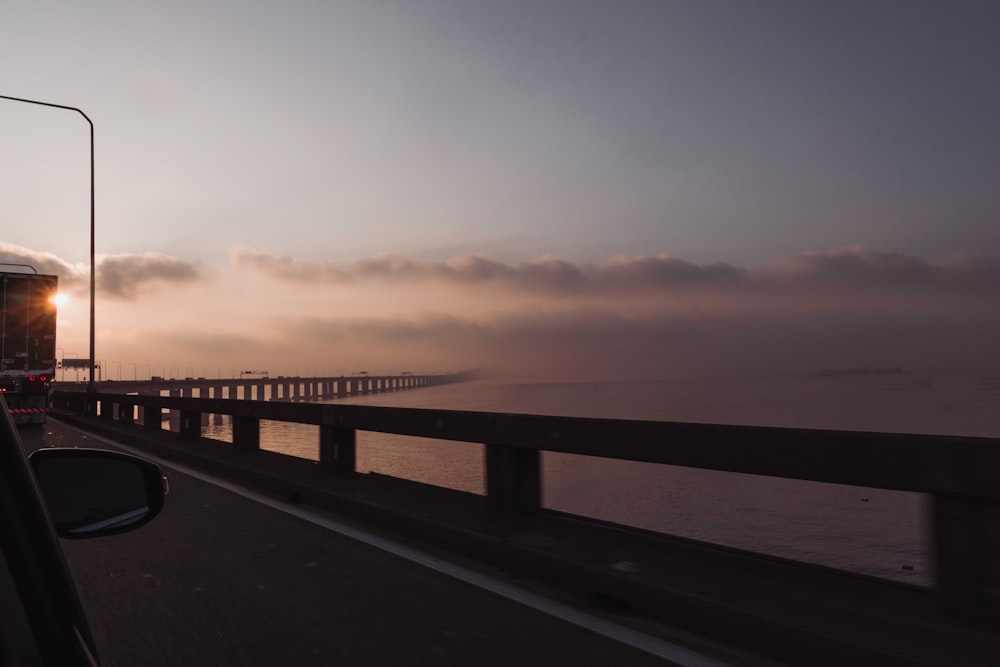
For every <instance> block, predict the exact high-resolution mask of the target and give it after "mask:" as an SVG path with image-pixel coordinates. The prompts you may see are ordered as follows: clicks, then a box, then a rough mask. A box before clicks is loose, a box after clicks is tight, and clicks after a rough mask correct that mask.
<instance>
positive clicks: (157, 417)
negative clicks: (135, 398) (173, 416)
mask: <svg viewBox="0 0 1000 667" xmlns="http://www.w3.org/2000/svg"><path fill="white" fill-rule="evenodd" d="M142 427H143V428H144V429H147V430H149V431H159V430H160V429H162V428H163V408H161V407H157V406H151V405H147V406H144V409H143V411H142Z"/></svg>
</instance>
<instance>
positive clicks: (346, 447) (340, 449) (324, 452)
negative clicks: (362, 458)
mask: <svg viewBox="0 0 1000 667" xmlns="http://www.w3.org/2000/svg"><path fill="white" fill-rule="evenodd" d="M319 467H320V469H322V470H325V471H327V472H337V473H341V472H354V471H355V470H357V433H356V431H355V430H354V429H350V428H337V427H336V426H327V425H321V426H320V427H319Z"/></svg>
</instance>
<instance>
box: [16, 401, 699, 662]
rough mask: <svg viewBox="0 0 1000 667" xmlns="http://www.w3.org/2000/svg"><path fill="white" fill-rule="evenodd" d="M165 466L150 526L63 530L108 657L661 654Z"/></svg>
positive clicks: (29, 433)
mask: <svg viewBox="0 0 1000 667" xmlns="http://www.w3.org/2000/svg"><path fill="white" fill-rule="evenodd" d="M22 437H23V438H24V440H25V445H26V447H27V448H28V449H29V450H30V449H35V448H38V447H43V446H96V447H102V448H103V447H106V446H107V445H106V444H105V443H103V442H95V441H94V440H93V439H92V438H90V437H88V436H86V435H83V434H81V433H79V432H77V431H75V430H73V429H71V428H69V427H67V426H64V425H61V424H59V423H58V422H55V421H53V420H49V423H48V424H47V425H45V426H43V427H41V428H38V427H34V428H26V429H24V430H22ZM166 472H167V474H168V478H169V481H170V495H169V496H168V498H167V504H166V507H165V509H164V511H163V513H162V514H161V515H160V517H158V518H157V519H156V520H155V521H154V522H153V523H151V524H149V525H147V526H146V527H144V528H142V529H140V530H139V531H136V532H135V533H130V534H125V535H117V536H112V537H106V538H100V539H94V540H80V541H69V540H63V549H64V551H65V553H66V557H67V560H68V562H69V565H70V569H71V571H72V573H73V575H74V577H75V578H76V581H77V585H78V588H79V592H80V597H81V600H82V602H83V606H84V608H85V610H86V612H87V614H88V616H89V619H90V623H91V626H92V629H93V632H94V635H95V638H96V641H97V643H98V649H99V651H100V655H101V658H102V660H103V661H104V664H105V665H108V666H109V667H115V666H121V667H125V666H129V667H132V666H134V665H144V666H147V667H158V666H164V667H165V666H168V665H241V666H246V665H299V666H310V665H316V666H319V665H362V666H363V665H515V664H516V665H546V666H548V665H553V664H572V665H612V664H615V665H654V664H655V665H663V664H670V663H668V662H666V661H665V660H664V659H663V658H661V657H657V656H655V655H651V654H650V653H647V652H644V651H640V650H638V649H635V648H632V647H630V646H627V645H625V644H623V643H621V642H619V641H615V640H614V639H610V638H608V637H605V636H601V635H598V634H595V633H593V632H590V631H588V630H586V629H583V628H581V627H578V626H577V625H573V624H571V623H568V622H566V621H563V620H560V619H558V618H555V617H553V616H551V615H549V614H546V613H542V612H540V611H537V610H535V609H531V608H529V607H526V606H524V605H522V604H519V603H517V602H514V601H512V600H509V599H506V598H504V597H501V596H499V595H496V594H494V593H491V592H488V591H484V590H482V589H480V588H476V587H474V586H472V585H470V584H468V583H465V582H462V581H459V580H456V579H454V578H451V577H449V576H446V575H444V574H441V573H439V572H435V571H433V570H431V569H428V568H426V567H422V566H420V565H417V564H415V563H413V562H410V561H408V560H404V559H403V558H400V557H398V556H396V555H393V554H391V553H387V552H385V551H382V550H380V549H376V548H374V547H372V546H369V545H367V544H363V543H361V542H359V541H356V540H354V539H351V538H349V537H345V536H343V535H340V534H338V533H336V532H333V531H331V530H329V529H327V528H324V527H322V526H318V525H315V524H314V523H310V522H307V521H304V520H303V519H301V518H297V517H295V516H291V515H289V514H287V513H285V512H283V511H280V510H279V509H275V508H273V507H269V506H265V505H263V504H260V503H258V502H255V501H253V500H250V499H247V498H246V497H243V496H241V495H238V494H236V493H233V492H231V491H229V490H226V489H224V488H220V487H219V486H216V485H214V484H211V483H207V482H206V481H202V480H201V479H197V478H195V477H192V476H189V475H187V474H184V473H181V472H179V471H177V470H171V469H167V470H166ZM688 664H694V663H688ZM704 664H712V663H711V661H708V662H706V663H704Z"/></svg>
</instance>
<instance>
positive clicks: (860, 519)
mask: <svg viewBox="0 0 1000 667" xmlns="http://www.w3.org/2000/svg"><path fill="white" fill-rule="evenodd" d="M329 402H331V403H337V402H344V403H355V404H365V405H384V406H394V407H414V408H433V409H446V410H472V411H485V412H514V413H528V414H547V415H560V416H578V417H605V418H617V419H649V420H669V421H690V422H708V423H723V424H745V425H761V426H789V427H803V428H832V429H846V430H860V431H883V432H899V433H925V434H942V435H973V436H987V437H1000V420H998V415H1000V409H998V408H1000V376H989V375H985V376H977V375H968V374H966V375H959V374H948V373H939V372H930V371H927V372H922V373H905V374H899V375H836V376H819V375H816V376H783V377H767V378H761V377H758V378H742V379H691V380H671V381H660V382H589V383H539V382H532V383H529V382H522V383H514V382H504V381H489V380H480V381H475V382H466V383H461V384H454V385H445V386H441V387H426V388H421V389H415V390H407V391H397V392H390V393H384V394H373V395H368V396H363V397H358V398H348V399H339V400H333V401H329ZM206 435H207V436H208V437H216V438H219V439H223V440H228V439H231V433H230V432H229V427H228V425H225V424H222V425H213V426H210V427H209V428H208V429H207V430H206ZM318 439H319V436H318V429H317V428H316V427H309V426H303V425H295V424H284V423H280V422H263V423H262V425H261V440H262V446H263V447H264V448H266V449H273V450H275V451H282V452H284V453H288V454H293V455H296V456H302V457H305V458H313V459H315V458H317V455H318ZM358 470H359V471H361V472H368V471H374V472H379V473H383V474H388V475H394V476H398V477H404V478H408V479H415V480H418V481H422V482H428V483H432V484H438V485H441V486H446V487H449V488H456V489H460V490H464V491H470V492H473V493H483V492H484V471H483V448H482V446H480V445H475V444H468V443H455V442H448V441H441V440H431V439H423V438H412V437H406V436H394V435H387V434H379V433H367V432H362V433H359V434H358ZM543 503H544V505H545V506H546V507H549V508H552V509H557V510H560V511H565V512H571V513H574V514H580V515H584V516H590V517H594V518H598V519H603V520H608V521H614V522H618V523H623V524H627V525H633V526H637V527H640V528H645V529H649V530H655V531H659V532H664V533H670V534H674V535H680V536H683V537H689V538H693V539H699V540H704V541H707V542H713V543H716V544H722V545H726V546H732V547H738V548H743V549H749V550H752V551H757V552H761V553H767V554H771V555H776V556H782V557H786V558H792V559H795V560H801V561H805V562H810V563H816V564H820V565H827V566H831V567H836V568H839V569H844V570H849V571H854V572H861V573H865V574H870V575H874V576H879V577H885V578H889V579H894V580H899V581H906V582H910V583H916V584H922V585H925V584H928V583H930V580H931V561H930V558H929V552H928V531H927V522H926V512H927V509H928V506H927V501H926V498H925V497H924V496H923V495H922V494H915V493H903V492H895V491H884V490H878V489H868V488H861V487H852V486H843V485H834V484H821V483H815V482H802V481H797V480H784V479H777V478H768V477H761V476H755V475H742V474H736V473H722V472H714V471H704V470H695V469H688V468H680V467H675V466H666V465H656V464H644V463H634V462H628V461H614V460H606V459H595V458H591V457H585V456H574V455H565V454H552V453H544V454H543Z"/></svg>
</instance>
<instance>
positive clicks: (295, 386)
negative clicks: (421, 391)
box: [54, 371, 477, 401]
mask: <svg viewBox="0 0 1000 667" xmlns="http://www.w3.org/2000/svg"><path fill="white" fill-rule="evenodd" d="M475 377H477V372H476V371H461V372H456V373H437V374H415V373H406V372H404V373H400V374H398V375H369V374H368V373H358V374H355V375H340V376H330V377H300V376H284V375H279V376H276V377H269V376H267V375H263V376H260V375H254V376H244V375H242V374H241V376H240V377H239V378H235V377H234V378H215V379H209V378H203V377H199V378H193V377H188V378H183V379H177V378H162V377H154V378H152V379H149V380H108V379H105V380H102V381H101V382H100V383H99V384H100V386H101V387H102V388H106V389H108V390H109V391H113V392H114V393H120V394H129V393H139V394H159V393H160V392H162V391H167V392H170V393H171V395H174V396H188V397H190V396H199V397H202V398H234V399H235V398H241V399H242V398H246V399H254V400H259V401H265V400H266V401H320V400H326V399H331V398H345V397H348V396H364V395H368V394H377V393H382V392H386V391H399V390H403V389H418V388H420V387H433V386H436V385H442V384H450V383H452V382H464V381H466V380H471V379H474V378H475ZM84 387H85V383H79V382H64V381H60V382H56V383H54V388H55V389H56V390H62V391H70V390H74V389H76V390H82V389H83V388H84Z"/></svg>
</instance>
